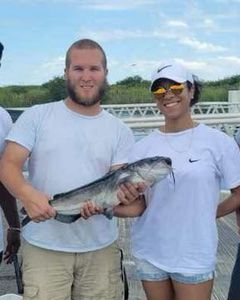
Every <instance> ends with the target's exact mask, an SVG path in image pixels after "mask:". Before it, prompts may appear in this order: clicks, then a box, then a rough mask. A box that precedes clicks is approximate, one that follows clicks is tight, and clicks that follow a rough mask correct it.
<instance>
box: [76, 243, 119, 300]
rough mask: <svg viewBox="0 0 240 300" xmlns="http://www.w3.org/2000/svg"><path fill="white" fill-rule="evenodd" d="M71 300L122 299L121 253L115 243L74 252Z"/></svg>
mask: <svg viewBox="0 0 240 300" xmlns="http://www.w3.org/2000/svg"><path fill="white" fill-rule="evenodd" d="M74 275H75V276H74V282H73V291H72V297H73V298H72V299H73V300H80V299H81V300H96V299H98V300H123V281H122V274H121V254H120V250H119V248H118V246H117V244H116V243H113V244H112V245H110V246H108V247H106V248H103V249H100V250H97V251H90V252H86V253H80V254H76V264H75V270H74Z"/></svg>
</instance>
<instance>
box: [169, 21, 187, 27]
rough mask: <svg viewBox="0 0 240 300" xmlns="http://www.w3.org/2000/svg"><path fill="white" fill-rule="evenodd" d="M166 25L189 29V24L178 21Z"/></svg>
mask: <svg viewBox="0 0 240 300" xmlns="http://www.w3.org/2000/svg"><path fill="white" fill-rule="evenodd" d="M166 25H167V26H171V27H180V28H188V25H187V23H185V22H183V21H178V20H169V21H167V23H166Z"/></svg>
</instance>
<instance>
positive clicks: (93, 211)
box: [80, 200, 103, 220]
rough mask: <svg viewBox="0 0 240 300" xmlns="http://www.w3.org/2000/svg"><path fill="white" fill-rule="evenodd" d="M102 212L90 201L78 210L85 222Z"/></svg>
mask: <svg viewBox="0 0 240 300" xmlns="http://www.w3.org/2000/svg"><path fill="white" fill-rule="evenodd" d="M102 212H103V209H102V208H101V207H100V206H99V205H97V204H96V203H94V202H93V201H91V200H89V201H87V202H86V203H85V204H84V206H83V207H82V208H81V210H80V214H81V217H82V218H83V219H85V220H86V219H88V218H89V217H91V216H94V215H98V214H101V213H102Z"/></svg>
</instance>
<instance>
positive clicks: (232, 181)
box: [218, 137, 240, 189]
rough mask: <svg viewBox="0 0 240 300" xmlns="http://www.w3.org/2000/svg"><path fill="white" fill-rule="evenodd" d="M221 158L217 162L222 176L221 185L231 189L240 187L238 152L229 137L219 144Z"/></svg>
mask: <svg viewBox="0 0 240 300" xmlns="http://www.w3.org/2000/svg"><path fill="white" fill-rule="evenodd" d="M221 149H222V150H221V158H220V160H219V162H218V166H219V169H220V172H221V174H222V185H223V187H224V188H227V189H231V188H235V187H237V186H239V185H240V150H239V147H238V145H237V143H236V142H235V141H234V139H233V138H231V137H226V139H225V140H224V141H222V142H221Z"/></svg>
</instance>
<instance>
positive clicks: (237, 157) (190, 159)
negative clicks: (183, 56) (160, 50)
mask: <svg viewBox="0 0 240 300" xmlns="http://www.w3.org/2000/svg"><path fill="white" fill-rule="evenodd" d="M150 89H151V92H152V93H153V95H154V99H155V101H156V104H157V107H158V108H159V110H160V111H161V112H162V114H163V115H164V117H165V125H163V126H161V127H160V128H159V129H158V130H155V131H153V132H152V133H151V134H150V135H149V136H147V137H145V138H143V139H142V140H140V141H139V142H138V143H136V144H135V146H134V148H133V151H132V154H131V157H130V160H131V161H134V160H137V159H141V158H143V157H150V156H155V155H161V156H168V157H170V158H171V159H172V166H173V170H174V177H175V180H173V178H172V176H170V175H169V176H168V177H167V178H166V179H164V180H163V181H161V182H159V183H158V184H156V185H155V186H154V187H153V188H152V189H150V190H148V191H147V192H146V195H145V196H146V202H147V208H146V210H145V211H144V213H143V214H142V215H141V217H139V218H138V219H137V221H136V222H135V223H134V225H133V228H132V248H133V255H134V257H135V258H136V266H137V274H138V278H139V279H140V280H141V281H142V284H143V287H144V290H145V293H146V295H147V298H148V300H173V299H178V300H209V299H210V297H211V292H212V287H213V279H214V270H215V262H216V251H217V228H216V215H217V216H218V217H220V216H223V215H225V214H227V213H230V212H232V211H234V210H235V209H236V208H237V206H239V205H240V196H239V195H240V187H239V185H240V152H239V149H238V146H237V144H236V142H235V141H234V139H233V138H231V137H229V136H228V135H226V134H225V133H223V132H221V131H219V130H216V129H213V128H210V127H208V126H206V125H204V124H198V123H197V122H195V121H194V120H193V119H192V117H191V106H192V105H194V104H195V103H196V102H197V101H198V98H199V95H200V84H199V83H198V82H197V77H196V76H194V75H192V74H191V73H189V72H188V70H186V69H185V68H184V67H183V66H182V65H180V64H176V63H172V62H170V63H166V64H163V65H162V66H160V67H159V68H157V70H156V71H155V72H154V73H153V77H152V83H151V87H150ZM222 184H224V187H225V188H228V189H231V191H232V194H231V196H230V197H229V198H228V199H226V200H225V201H224V202H223V203H221V205H219V206H218V202H219V198H220V197H219V194H220V188H221V185H222Z"/></svg>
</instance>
